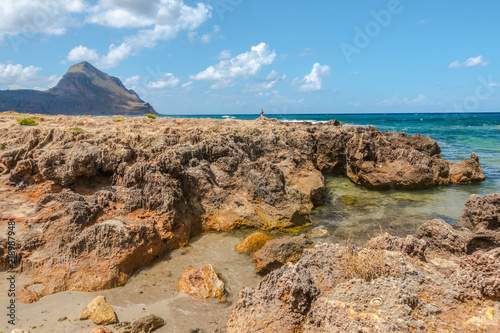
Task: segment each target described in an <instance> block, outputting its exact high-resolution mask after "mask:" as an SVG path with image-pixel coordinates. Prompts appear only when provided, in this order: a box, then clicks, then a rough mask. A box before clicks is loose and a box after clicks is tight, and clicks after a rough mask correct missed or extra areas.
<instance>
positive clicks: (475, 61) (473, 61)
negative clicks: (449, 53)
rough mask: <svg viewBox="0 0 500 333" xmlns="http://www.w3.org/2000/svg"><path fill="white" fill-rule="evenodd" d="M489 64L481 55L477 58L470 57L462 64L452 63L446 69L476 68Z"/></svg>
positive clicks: (458, 62)
mask: <svg viewBox="0 0 500 333" xmlns="http://www.w3.org/2000/svg"><path fill="white" fill-rule="evenodd" d="M489 63H490V62H489V61H488V60H485V59H484V57H483V56H482V55H478V56H477V57H472V58H469V59H467V60H465V61H464V62H460V61H458V60H456V61H454V62H452V63H451V64H450V65H449V66H448V67H449V68H460V67H477V66H482V67H484V66H487V65H488V64H489Z"/></svg>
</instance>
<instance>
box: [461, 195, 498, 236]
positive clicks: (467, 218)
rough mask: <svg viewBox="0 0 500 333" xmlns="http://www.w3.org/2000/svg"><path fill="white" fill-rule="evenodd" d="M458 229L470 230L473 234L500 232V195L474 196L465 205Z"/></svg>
mask: <svg viewBox="0 0 500 333" xmlns="http://www.w3.org/2000/svg"><path fill="white" fill-rule="evenodd" d="M455 226H456V227H457V228H468V229H469V230H471V231H473V232H477V231H479V230H495V231H499V232H500V193H495V194H489V195H485V196H484V197H481V196H479V195H477V194H473V195H471V196H470V197H469V199H468V200H467V202H466V203H465V206H464V209H463V211H462V214H461V215H460V218H459V219H458V221H457V223H456V224H455Z"/></svg>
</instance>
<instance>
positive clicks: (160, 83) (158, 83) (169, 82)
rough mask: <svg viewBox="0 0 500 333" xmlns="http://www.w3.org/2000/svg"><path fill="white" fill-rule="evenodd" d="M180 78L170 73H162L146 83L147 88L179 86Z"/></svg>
mask: <svg viewBox="0 0 500 333" xmlns="http://www.w3.org/2000/svg"><path fill="white" fill-rule="evenodd" d="M180 82H181V80H180V79H179V78H177V77H175V76H174V74H172V73H167V74H163V75H162V76H160V77H158V78H155V79H153V80H151V81H149V83H148V88H152V89H165V88H175V87H177V86H179V83H180Z"/></svg>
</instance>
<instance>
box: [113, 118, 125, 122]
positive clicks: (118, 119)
mask: <svg viewBox="0 0 500 333" xmlns="http://www.w3.org/2000/svg"><path fill="white" fill-rule="evenodd" d="M115 121H116V122H117V123H121V122H122V121H123V119H120V118H115Z"/></svg>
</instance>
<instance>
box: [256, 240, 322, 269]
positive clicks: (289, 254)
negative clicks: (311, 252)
mask: <svg viewBox="0 0 500 333" xmlns="http://www.w3.org/2000/svg"><path fill="white" fill-rule="evenodd" d="M312 246H313V242H312V241H311V240H310V239H309V238H307V236H306V235H300V236H296V237H293V238H283V239H275V240H271V241H268V242H267V243H266V244H265V245H264V246H263V247H262V248H261V249H260V250H259V251H257V252H255V254H254V256H253V261H254V264H255V270H256V271H257V272H258V273H260V274H267V273H269V272H271V271H273V270H275V269H278V268H280V267H281V266H283V265H285V264H286V263H289V262H292V263H295V262H297V261H298V260H299V259H300V257H301V256H302V252H303V251H304V249H306V248H308V247H312Z"/></svg>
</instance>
